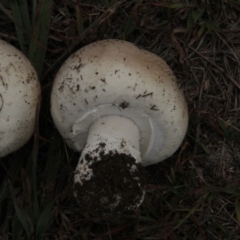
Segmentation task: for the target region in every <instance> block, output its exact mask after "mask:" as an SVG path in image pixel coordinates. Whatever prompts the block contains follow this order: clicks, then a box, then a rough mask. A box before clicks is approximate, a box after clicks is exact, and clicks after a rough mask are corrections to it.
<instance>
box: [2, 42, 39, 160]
mask: <svg viewBox="0 0 240 240" xmlns="http://www.w3.org/2000/svg"><path fill="white" fill-rule="evenodd" d="M39 99H40V84H39V81H38V77H37V73H36V71H35V70H34V68H33V66H32V65H31V63H30V62H29V60H28V59H27V58H26V57H25V56H24V55H23V54H22V53H21V52H20V51H19V50H17V49H16V48H15V47H13V46H12V45H10V44H8V43H7V42H5V41H3V40H0V157H4V156H6V155H7V154H10V153H12V152H14V151H15V150H17V149H18V148H20V147H22V146H23V145H24V144H25V143H26V142H27V141H28V140H29V138H30V137H31V135H32V134H33V128H34V122H35V113H36V106H37V103H38V101H39Z"/></svg>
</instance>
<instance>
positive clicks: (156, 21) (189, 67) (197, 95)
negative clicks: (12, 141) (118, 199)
mask: <svg viewBox="0 0 240 240" xmlns="http://www.w3.org/2000/svg"><path fill="white" fill-rule="evenodd" d="M0 12H1V14H0V37H1V38H2V39H4V40H6V41H7V42H9V43H11V44H13V45H14V46H16V47H17V48H18V49H20V50H21V51H22V52H23V53H24V54H26V55H27V56H28V58H29V59H30V61H31V62H32V63H33V65H34V66H35V68H36V70H37V71H38V74H39V77H40V81H41V85H42V104H41V110H40V114H39V121H38V123H39V124H38V125H37V126H36V129H35V134H34V137H33V138H32V139H31V141H29V143H28V144H27V145H26V146H24V147H23V148H21V149H20V150H19V151H17V152H15V153H13V154H11V155H9V156H7V157H5V158H2V159H1V160H0V164H1V170H0V179H1V186H0V210H1V211H0V222H1V224H0V239H1V240H5V239H6V240H8V239H46V240H48V239H49V240H50V239H61V240H67V239H83V240H100V239H101V240H102V239H103V240H105V239H106V240H107V239H109V240H111V239H114V240H115V239H116V240H117V239H126V240H130V239H132V240H172V239H173V240H178V239H179V240H180V239H194V240H209V239H210V240H211V239H216V240H217V239H218V240H219V239H222V240H224V239H226V240H237V239H240V225H239V224H240V187H239V184H240V177H239V176H240V175H239V173H240V164H239V163H240V144H239V142H240V141H239V139H240V19H239V15H240V2H239V1H238V0H221V1H220V0H219V1H207V0H189V1H188V0H182V1H175V0H169V1H157V0H152V1H149V0H135V1H127V0H125V1H124V0H122V1H117V0H115V1H108V0H105V1H104V0H102V1H101V0H95V1H94V0H83V1H74V0H66V1H63V0H60V1H54V0H42V1H35V0H32V1H30V0H29V1H27V0H22V1H18V0H15V1H14V0H12V1H6V0H2V1H1V2H0ZM106 38H117V39H125V40H127V41H130V42H133V43H134V44H136V45H137V46H139V47H141V48H144V49H147V50H149V51H151V52H154V53H156V54H157V55H159V56H160V57H162V58H163V59H164V60H165V61H166V62H167V63H168V64H169V66H170V67H171V68H172V70H173V71H174V73H175V75H176V76H177V79H178V84H179V86H180V87H181V89H182V90H183V92H184V95H185V97H186V101H187V104H188V110H189V116H190V120H189V128H188V132H187V135H186V138H185V139H184V141H183V143H182V145H181V147H180V149H179V150H178V151H177V152H176V153H175V154H174V155H173V156H172V157H170V158H169V159H167V160H166V161H163V162H161V163H159V164H157V165H153V166H149V167H146V171H147V179H148V180H147V181H148V182H147V185H146V189H145V190H146V198H145V200H144V202H143V204H142V205H141V207H140V208H139V210H138V211H137V212H136V213H134V214H124V215H123V216H121V217H117V216H116V217H111V218H108V219H100V218H89V217H86V216H85V215H84V213H83V212H82V211H81V210H80V209H79V207H78V203H77V201H76V200H75V199H74V197H73V195H72V192H73V189H72V187H73V186H72V180H73V169H74V168H75V166H76V164H77V161H78V157H79V156H78V155H79V154H77V153H74V152H73V151H72V150H70V149H69V148H68V147H67V146H66V145H65V144H64V142H63V140H62V138H61V137H60V136H59V134H58V132H57V131H56V129H55V128H54V124H53V122H52V119H51V116H50V112H49V108H50V106H49V96H50V92H51V85H52V81H53V78H54V75H55V74H56V72H57V69H58V68H59V67H60V66H61V64H62V63H63V61H64V59H66V58H67V57H68V56H69V55H70V54H71V53H72V52H74V50H76V49H78V48H80V47H82V46H85V45H86V44H88V43H91V42H94V41H96V40H99V39H106Z"/></svg>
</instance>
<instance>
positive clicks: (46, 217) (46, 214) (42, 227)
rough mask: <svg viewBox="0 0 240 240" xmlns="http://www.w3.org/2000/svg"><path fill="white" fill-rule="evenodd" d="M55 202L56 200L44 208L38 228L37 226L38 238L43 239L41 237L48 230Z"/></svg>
mask: <svg viewBox="0 0 240 240" xmlns="http://www.w3.org/2000/svg"><path fill="white" fill-rule="evenodd" d="M53 203H54V201H52V202H51V203H50V204H48V206H47V207H46V208H45V209H44V210H43V212H42V214H41V215H40V217H39V219H38V222H37V228H36V235H37V239H41V237H42V236H43V235H44V233H45V232H46V230H47V227H48V224H49V223H50V220H51V210H52V206H53Z"/></svg>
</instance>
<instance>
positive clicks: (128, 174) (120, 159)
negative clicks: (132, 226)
mask: <svg viewBox="0 0 240 240" xmlns="http://www.w3.org/2000/svg"><path fill="white" fill-rule="evenodd" d="M133 166H134V169H135V170H134V171H133V170H130V169H131V168H132V167H133ZM90 167H91V169H92V170H93V174H94V176H93V177H92V178H91V179H90V180H89V181H87V180H85V181H83V185H80V184H79V183H78V184H75V186H74V188H75V192H76V193H77V200H78V202H79V208H80V210H81V211H82V213H83V214H85V215H88V216H94V217H108V216H116V215H119V214H121V213H126V212H133V211H135V210H136V209H137V207H138V205H139V203H140V200H141V198H142V196H143V187H144V185H145V169H144V167H143V166H142V165H141V164H137V163H136V162H135V159H134V158H133V157H131V156H129V155H126V154H119V153H114V154H113V153H109V154H106V155H104V156H102V160H101V161H97V162H94V163H93V164H92V165H91V166H90ZM120 196H121V198H120Z"/></svg>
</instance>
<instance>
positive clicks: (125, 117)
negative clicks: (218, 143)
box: [51, 39, 188, 215]
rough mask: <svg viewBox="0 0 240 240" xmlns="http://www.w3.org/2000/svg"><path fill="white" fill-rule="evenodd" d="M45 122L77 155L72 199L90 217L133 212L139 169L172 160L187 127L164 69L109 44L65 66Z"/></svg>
mask: <svg viewBox="0 0 240 240" xmlns="http://www.w3.org/2000/svg"><path fill="white" fill-rule="evenodd" d="M51 114H52V118H53V120H54V123H55V125H56V127H57V129H58V131H59V132H60V134H61V135H62V136H63V138H64V139H65V141H66V143H67V145H68V146H69V147H70V148H72V149H74V150H76V151H79V152H80V151H81V152H82V153H81V156H80V159H79V163H78V165H77V168H76V171H75V173H74V196H75V197H76V198H77V200H78V202H79V203H80V204H79V205H80V206H81V207H82V209H83V210H84V211H85V213H86V214H92V215H95V214H100V215H101V214H102V211H104V214H106V215H108V214H115V213H120V212H124V211H128V210H130V211H131V210H136V209H137V208H138V207H139V206H140V204H141V203H142V201H143V199H144V194H145V191H144V190H143V186H144V181H142V177H143V176H144V172H143V166H147V165H150V164H155V163H158V162H160V161H162V160H164V159H166V158H168V157H169V156H171V155H172V154H173V153H174V152H175V151H176V150H177V149H178V147H179V146H180V144H181V143H182V141H183V138H184V136H185V134H186V130H187V125H188V110H187V105H186V102H185V98H184V96H183V94H182V92H181V91H180V90H179V88H178V85H177V82H176V77H175V75H174V73H173V72H172V70H171V69H170V68H169V66H168V65H167V64H166V63H165V61H163V60H162V59H161V58H160V57H158V56H157V55H155V54H153V53H150V52H148V51H145V50H141V49H139V48H138V47H136V46H135V45H133V44H132V43H129V42H126V41H122V40H113V39H109V40H102V41H97V42H95V43H92V44H90V45H87V46H85V47H83V48H81V49H80V50H78V51H77V52H75V53H74V54H72V55H71V56H70V57H69V58H68V59H67V60H66V61H65V63H64V64H63V65H62V67H61V68H60V70H59V71H58V73H57V74H56V77H55V79H54V83H53V89H52V94H51Z"/></svg>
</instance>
